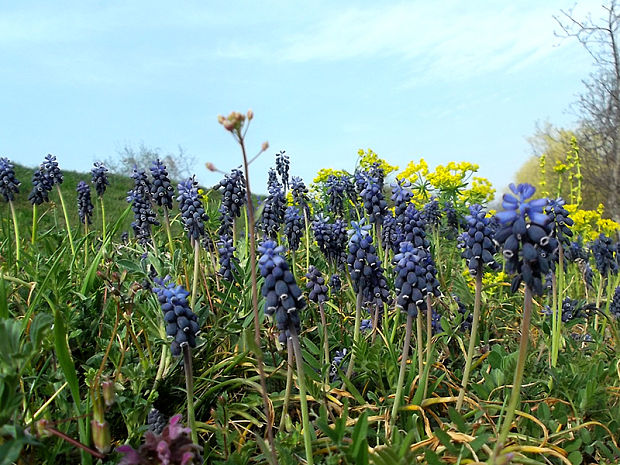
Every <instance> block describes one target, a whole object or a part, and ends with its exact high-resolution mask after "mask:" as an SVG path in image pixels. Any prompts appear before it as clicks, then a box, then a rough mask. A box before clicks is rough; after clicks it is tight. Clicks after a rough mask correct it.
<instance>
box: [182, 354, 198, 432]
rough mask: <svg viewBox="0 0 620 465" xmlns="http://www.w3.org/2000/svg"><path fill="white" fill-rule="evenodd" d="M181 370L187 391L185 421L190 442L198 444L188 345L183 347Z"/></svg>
mask: <svg viewBox="0 0 620 465" xmlns="http://www.w3.org/2000/svg"><path fill="white" fill-rule="evenodd" d="M183 369H184V371H185V387H186V390H187V421H188V423H189V427H190V428H191V430H192V433H191V435H192V442H193V443H194V444H198V431H196V418H195V416H194V374H193V373H192V348H191V347H190V346H189V344H187V343H186V344H185V345H184V346H183Z"/></svg>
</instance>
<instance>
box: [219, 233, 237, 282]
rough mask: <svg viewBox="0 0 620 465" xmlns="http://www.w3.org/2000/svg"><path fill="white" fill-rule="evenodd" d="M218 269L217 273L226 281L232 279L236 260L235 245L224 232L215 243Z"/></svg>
mask: <svg viewBox="0 0 620 465" xmlns="http://www.w3.org/2000/svg"><path fill="white" fill-rule="evenodd" d="M217 245H218V249H217V251H218V255H219V263H220V269H219V271H218V273H219V275H220V276H221V277H222V278H224V279H225V280H226V281H229V282H232V281H233V270H236V268H237V261H236V259H235V247H234V246H233V240H232V238H231V237H230V236H228V235H226V234H224V235H223V236H221V237H220V240H219V241H218V243H217Z"/></svg>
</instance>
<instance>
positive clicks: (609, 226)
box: [564, 204, 620, 242]
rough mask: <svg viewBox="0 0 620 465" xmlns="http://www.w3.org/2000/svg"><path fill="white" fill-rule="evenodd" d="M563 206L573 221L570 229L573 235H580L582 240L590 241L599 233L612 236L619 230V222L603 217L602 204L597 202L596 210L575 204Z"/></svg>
mask: <svg viewBox="0 0 620 465" xmlns="http://www.w3.org/2000/svg"><path fill="white" fill-rule="evenodd" d="M564 208H566V210H567V211H568V213H570V217H571V219H572V220H573V221H574V224H573V227H572V231H573V233H574V235H575V237H576V236H581V237H582V238H583V240H584V242H591V241H593V240H595V239H596V238H597V237H598V236H599V235H600V234H605V235H606V236H609V237H613V236H614V235H615V234H616V233H617V231H619V230H620V224H619V223H616V222H615V221H613V220H610V219H607V218H603V213H604V209H605V207H604V206H603V204H599V206H598V208H597V209H596V210H584V209H581V208H578V207H577V204H566V205H565V206H564Z"/></svg>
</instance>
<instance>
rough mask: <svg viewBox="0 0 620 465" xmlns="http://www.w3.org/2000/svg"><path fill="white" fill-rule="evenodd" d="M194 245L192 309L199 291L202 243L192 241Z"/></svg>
mask: <svg viewBox="0 0 620 465" xmlns="http://www.w3.org/2000/svg"><path fill="white" fill-rule="evenodd" d="M192 242H193V243H194V281H193V282H192V300H191V308H192V309H193V308H194V305H195V304H196V293H197V291H198V267H199V266H200V242H199V241H198V240H196V239H192Z"/></svg>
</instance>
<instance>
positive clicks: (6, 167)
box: [0, 157, 21, 264]
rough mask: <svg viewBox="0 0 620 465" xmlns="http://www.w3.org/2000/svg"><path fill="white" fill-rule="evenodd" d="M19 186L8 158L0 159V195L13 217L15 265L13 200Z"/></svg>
mask: <svg viewBox="0 0 620 465" xmlns="http://www.w3.org/2000/svg"><path fill="white" fill-rule="evenodd" d="M20 184H21V182H19V181H18V180H17V178H16V177H15V170H14V169H13V164H12V163H11V162H10V161H9V159H8V158H4V157H3V158H0V194H2V197H4V200H5V201H6V202H8V203H9V208H10V209H11V216H12V217H13V228H14V230H15V251H16V253H15V257H16V262H17V264H19V258H20V245H19V229H18V226H17V217H16V216H15V206H14V205H13V200H15V194H17V193H19V186H20Z"/></svg>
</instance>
